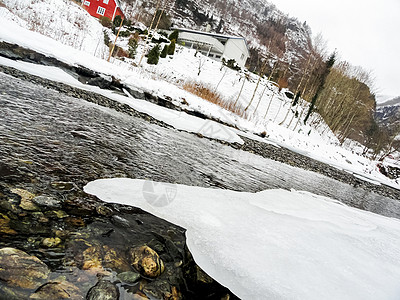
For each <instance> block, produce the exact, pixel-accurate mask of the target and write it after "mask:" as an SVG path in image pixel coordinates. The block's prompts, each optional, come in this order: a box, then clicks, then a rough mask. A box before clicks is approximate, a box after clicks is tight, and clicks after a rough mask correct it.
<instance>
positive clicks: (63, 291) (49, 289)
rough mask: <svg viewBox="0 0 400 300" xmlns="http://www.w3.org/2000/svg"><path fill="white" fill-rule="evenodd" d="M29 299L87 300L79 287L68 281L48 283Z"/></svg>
mask: <svg viewBox="0 0 400 300" xmlns="http://www.w3.org/2000/svg"><path fill="white" fill-rule="evenodd" d="M29 299H38V300H61V299H71V300H83V299H85V298H84V296H83V295H82V292H81V291H80V290H79V288H78V287H77V286H75V285H74V284H72V283H70V282H67V281H61V282H57V281H53V282H48V283H45V284H44V285H42V286H41V287H39V288H38V289H37V290H36V292H35V293H33V294H32V295H31V296H30V297H29Z"/></svg>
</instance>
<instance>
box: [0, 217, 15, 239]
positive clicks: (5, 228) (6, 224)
mask: <svg viewBox="0 0 400 300" xmlns="http://www.w3.org/2000/svg"><path fill="white" fill-rule="evenodd" d="M0 233H2V234H12V235H14V234H17V232H16V231H15V230H14V229H12V228H10V218H9V217H8V216H7V215H5V214H2V213H0Z"/></svg>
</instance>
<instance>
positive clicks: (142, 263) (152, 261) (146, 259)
mask: <svg viewBox="0 0 400 300" xmlns="http://www.w3.org/2000/svg"><path fill="white" fill-rule="evenodd" d="M129 254H130V261H131V264H132V266H133V267H134V268H135V269H136V270H137V271H138V272H139V273H140V274H141V275H143V276H146V277H150V278H155V277H158V276H160V275H161V274H162V273H163V272H164V269H165V267H164V262H163V261H162V260H161V258H160V257H159V256H158V254H157V252H155V251H154V250H153V249H151V248H150V247H148V246H141V247H136V248H133V249H130V252H129Z"/></svg>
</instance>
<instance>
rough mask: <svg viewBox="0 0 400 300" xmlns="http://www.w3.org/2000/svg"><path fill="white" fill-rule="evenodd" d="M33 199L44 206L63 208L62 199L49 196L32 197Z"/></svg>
mask: <svg viewBox="0 0 400 300" xmlns="http://www.w3.org/2000/svg"><path fill="white" fill-rule="evenodd" d="M32 201H33V202H34V203H35V204H36V205H38V206H42V207H48V208H52V209H55V208H61V200H58V199H56V198H53V197H48V196H36V197H34V198H33V199H32Z"/></svg>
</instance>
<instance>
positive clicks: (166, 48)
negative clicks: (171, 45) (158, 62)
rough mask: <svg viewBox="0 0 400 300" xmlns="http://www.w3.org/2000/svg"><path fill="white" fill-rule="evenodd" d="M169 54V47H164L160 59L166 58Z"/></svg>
mask: <svg viewBox="0 0 400 300" xmlns="http://www.w3.org/2000/svg"><path fill="white" fill-rule="evenodd" d="M167 54H168V45H164V48H163V49H162V51H161V54H160V57H161V58H166V57H167Z"/></svg>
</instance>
